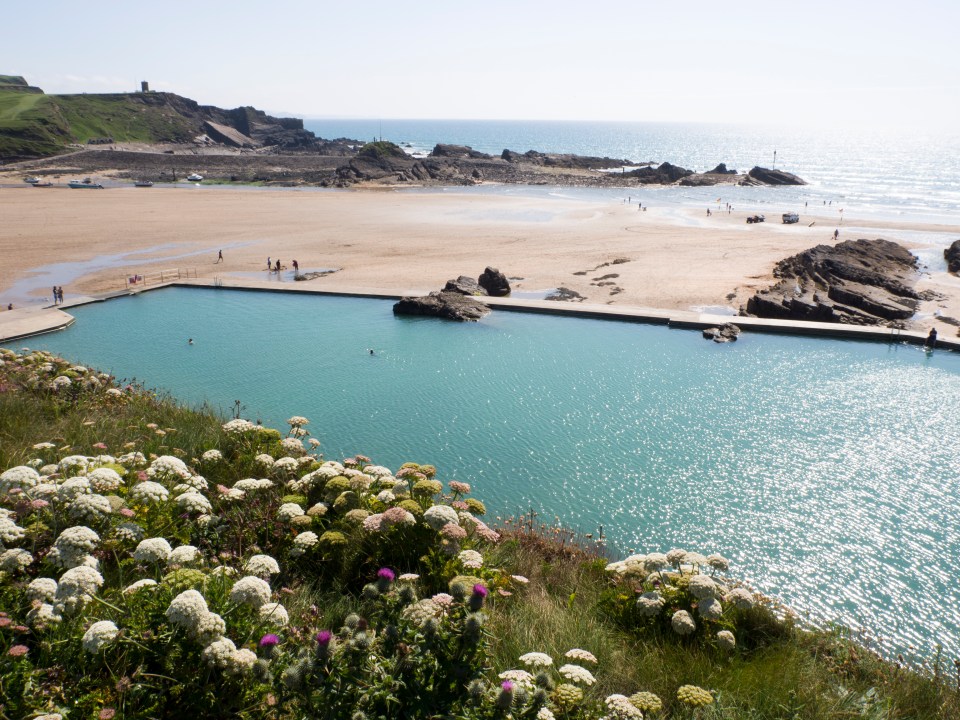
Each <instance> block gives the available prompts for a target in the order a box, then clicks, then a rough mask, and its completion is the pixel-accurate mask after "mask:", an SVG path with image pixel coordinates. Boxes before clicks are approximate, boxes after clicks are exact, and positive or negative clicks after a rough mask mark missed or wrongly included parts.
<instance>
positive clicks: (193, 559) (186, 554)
mask: <svg viewBox="0 0 960 720" xmlns="http://www.w3.org/2000/svg"><path fill="white" fill-rule="evenodd" d="M202 561H203V555H201V554H200V551H199V550H197V548H196V547H194V546H193V545H181V546H180V547H177V548H174V549H173V550H172V551H171V553H170V555H169V557H167V564H168V565H193V564H195V563H199V562H202Z"/></svg>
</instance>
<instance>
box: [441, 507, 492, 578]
mask: <svg viewBox="0 0 960 720" xmlns="http://www.w3.org/2000/svg"><path fill="white" fill-rule="evenodd" d="M434 507H436V505H434ZM457 560H459V561H460V564H461V565H463V566H464V567H465V568H467V569H468V570H479V569H480V568H482V567H483V555H481V554H480V553H478V552H477V551H476V550H461V551H460V552H459V553H457Z"/></svg>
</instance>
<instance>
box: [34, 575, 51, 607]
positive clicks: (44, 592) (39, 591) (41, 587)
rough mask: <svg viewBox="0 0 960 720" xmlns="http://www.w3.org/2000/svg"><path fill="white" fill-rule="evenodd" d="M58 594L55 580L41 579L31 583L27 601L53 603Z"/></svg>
mask: <svg viewBox="0 0 960 720" xmlns="http://www.w3.org/2000/svg"><path fill="white" fill-rule="evenodd" d="M56 594H57V581H56V580H54V579H53V578H48V577H40V578H36V579H34V580H31V581H30V584H29V585H27V599H28V600H30V601H31V602H33V601H37V602H41V603H48V602H53V598H54V597H55V596H56Z"/></svg>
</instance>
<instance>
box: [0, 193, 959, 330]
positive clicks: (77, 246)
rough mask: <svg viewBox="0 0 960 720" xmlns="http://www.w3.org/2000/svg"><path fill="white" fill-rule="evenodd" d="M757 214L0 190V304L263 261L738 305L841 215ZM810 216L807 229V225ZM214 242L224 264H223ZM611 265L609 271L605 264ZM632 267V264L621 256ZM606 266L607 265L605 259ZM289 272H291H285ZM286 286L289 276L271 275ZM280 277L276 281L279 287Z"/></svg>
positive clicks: (404, 287) (593, 203) (410, 282)
mask: <svg viewBox="0 0 960 720" xmlns="http://www.w3.org/2000/svg"><path fill="white" fill-rule="evenodd" d="M748 214H752V212H750V213H748V212H737V211H735V212H733V213H731V214H727V213H726V212H715V213H714V214H713V215H712V216H711V217H707V216H706V213H705V209H704V210H697V209H694V208H684V207H678V206H671V207H662V208H658V207H651V208H649V209H648V210H647V211H644V212H640V211H638V209H637V205H636V203H634V204H632V205H627V204H625V203H623V202H622V201H617V200H609V201H608V200H600V201H597V200H581V199H565V198H554V197H551V198H549V199H546V198H542V197H533V196H522V195H519V196H508V195H503V194H494V193H491V194H478V193H464V192H458V191H457V190H456V189H449V190H447V191H445V192H422V193H417V192H396V191H375V190H354V191H316V190H308V191H291V190H266V189H252V188H251V189H242V188H224V189H219V188H209V187H203V188H170V187H155V188H150V189H136V188H118V189H106V190H98V191H95V192H90V191H87V192H81V191H71V190H67V189H61V188H49V189H36V188H30V187H27V186H25V187H22V188H20V187H4V188H2V189H0V217H2V218H3V222H2V223H0V254H2V256H3V258H4V262H3V263H2V265H0V302H2V305H3V307H6V305H7V303H8V302H14V303H15V305H21V304H24V303H27V302H30V300H29V299H28V297H26V296H27V295H29V296H30V298H32V300H33V302H39V301H40V300H41V299H42V298H48V299H49V297H50V286H51V285H53V284H57V285H62V286H64V289H65V292H66V294H67V297H68V299H69V297H70V296H71V295H77V294H93V293H103V292H109V291H115V290H121V289H123V288H124V287H125V279H126V278H128V277H129V276H131V275H135V274H140V275H149V274H151V273H154V272H156V271H159V270H165V269H172V268H180V269H189V270H190V271H191V272H196V274H197V276H198V277H201V278H203V277H209V278H213V277H216V276H222V277H225V278H226V277H230V278H250V279H255V280H268V279H271V278H272V279H274V281H277V280H276V275H275V274H273V275H270V274H268V273H267V271H266V262H267V258H268V257H270V258H271V260H272V261H273V262H276V259H277V258H279V259H280V261H281V263H282V265H283V266H284V267H285V268H286V269H288V270H292V262H293V260H294V259H296V260H297V261H298V263H299V266H300V270H301V272H309V271H313V270H320V269H328V268H330V269H332V268H336V269H337V272H335V273H333V274H331V275H327V276H325V277H320V278H316V279H314V280H310V281H308V282H309V283H310V284H311V285H315V286H317V287H319V288H323V289H329V290H337V289H348V288H349V289H352V290H356V289H371V290H380V291H395V292H398V293H399V292H408V291H423V292H426V291H429V290H435V289H439V288H440V287H442V286H443V284H444V283H445V282H446V280H448V279H450V278H453V277H456V276H458V275H461V274H463V275H470V276H473V277H476V276H477V275H479V274H480V273H481V272H482V271H483V269H484V267H486V266H487V265H491V266H494V267H497V268H499V269H500V270H501V271H503V272H504V273H505V274H506V275H507V276H508V277H510V278H511V279H512V285H513V288H514V290H515V291H520V292H536V291H543V290H546V289H552V288H557V287H561V286H562V287H567V288H570V289H571V290H575V291H576V292H578V293H580V294H581V295H583V296H584V297H585V298H586V301H587V302H591V303H610V304H614V305H618V306H619V305H623V306H627V305H629V306H640V307H652V308H663V309H680V310H689V309H695V308H700V307H704V306H708V307H712V306H725V307H732V308H738V307H739V306H740V305H741V304H743V303H745V302H746V300H747V298H748V297H749V296H750V295H752V294H753V293H754V292H755V291H756V290H757V289H759V288H763V287H766V286H767V285H769V284H771V283H772V281H773V276H772V272H771V271H772V269H773V266H774V264H775V263H776V262H777V261H778V260H780V259H782V258H784V257H787V256H789V255H792V254H795V253H797V252H799V251H801V250H804V249H806V248H809V247H812V246H814V245H817V244H819V243H828V242H832V235H833V230H834V227H835V226H836V218H835V217H832V216H824V217H817V216H816V215H812V214H811V215H804V218H803V223H801V224H798V225H790V226H787V225H782V224H780V222H779V217H776V218H774V217H770V216H768V221H767V222H766V223H762V224H756V225H747V224H746V223H745V219H746V216H747V215H748ZM811 222H813V223H815V225H814V226H813V227H808V225H807V223H811ZM844 225H845V226H847V227H851V226H852V227H855V228H857V231H856V232H848V231H847V230H845V229H844V228H843V227H841V228H840V239H841V240H844V239H854V238H855V237H883V238H886V239H890V240H901V241H902V242H903V244H904V245H906V246H907V247H909V248H911V249H919V250H921V251H923V250H926V251H927V252H928V253H934V252H935V250H936V249H935V248H932V247H931V246H925V245H923V244H919V243H918V242H917V241H915V240H912V241H911V240H910V238H911V237H915V233H916V232H918V231H927V232H939V233H952V234H955V235H956V236H960V226H943V225H929V224H911V223H897V222H884V221H874V220H868V219H864V218H857V217H850V216H849V215H848V216H847V217H845V218H844ZM220 250H222V251H223V257H224V260H223V262H220V263H218V262H216V261H217V253H218V251H220ZM616 260H619V261H620V262H618V263H617V264H613V263H614V261H616ZM623 260H626V262H623ZM605 263H610V265H606V266H605V265H604V264H605ZM289 276H290V274H286V275H285V277H289ZM281 281H289V282H292V280H281ZM281 281H277V282H281ZM918 289H920V290H926V289H932V290H935V291H937V292H938V293H941V294H943V295H945V296H947V299H945V300H937V301H927V302H924V303H923V306H922V307H921V309H920V319H918V321H917V322H916V323H915V328H916V329H924V328H927V327H930V326H931V325H932V324H936V326H937V328H938V331H939V332H940V333H942V334H943V335H945V336H951V337H952V336H954V335H955V334H956V333H957V329H956V327H955V326H954V325H952V324H949V323H945V322H942V321H939V320H938V319H937V318H936V317H934V313H935V312H939V314H940V315H942V316H947V317H956V318H960V279H958V278H956V277H953V276H949V275H947V274H946V273H945V272H943V273H941V272H933V273H930V274H928V275H925V276H924V279H922V280H921V282H920V283H919V285H918Z"/></svg>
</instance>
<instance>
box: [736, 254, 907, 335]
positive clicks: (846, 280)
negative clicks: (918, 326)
mask: <svg viewBox="0 0 960 720" xmlns="http://www.w3.org/2000/svg"><path fill="white" fill-rule="evenodd" d="M773 274H774V277H777V278H779V282H778V283H777V284H776V285H774V286H773V287H771V288H768V289H766V290H761V291H760V292H758V293H757V294H756V295H754V296H753V297H752V298H750V300H749V301H747V306H746V309H745V310H743V309H741V314H742V315H753V316H758V317H766V318H784V319H790V320H813V321H819V322H838V323H846V324H850V325H888V326H891V327H902V326H903V323H904V321H906V320H908V319H909V318H910V317H911V316H912V315H913V314H914V313H915V312H916V309H917V306H918V303H919V300H920V296H919V294H918V293H917V291H916V290H915V289H914V284H915V283H916V280H917V278H918V273H917V259H916V257H914V255H913V254H911V253H910V251H908V250H907V249H906V248H904V247H903V246H902V245H898V244H897V243H895V242H890V241H889V240H847V241H846V242H842V243H840V244H838V245H836V246H832V245H818V246H816V247H814V248H811V249H809V250H805V251H803V252H802V253H800V254H799V255H794V256H793V257H789V258H787V259H785V260H781V261H780V262H779V263H777V265H776V267H775V268H774V271H773Z"/></svg>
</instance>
